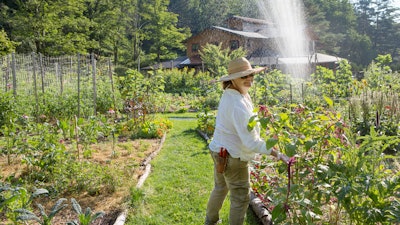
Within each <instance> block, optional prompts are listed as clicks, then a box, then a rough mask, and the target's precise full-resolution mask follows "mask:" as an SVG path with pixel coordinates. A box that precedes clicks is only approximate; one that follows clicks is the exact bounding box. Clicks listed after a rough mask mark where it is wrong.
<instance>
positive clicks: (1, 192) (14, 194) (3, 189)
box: [0, 183, 49, 223]
mask: <svg viewBox="0 0 400 225" xmlns="http://www.w3.org/2000/svg"><path fill="white" fill-rule="evenodd" d="M48 193H49V192H48V191H47V190H46V189H35V191H34V192H33V193H32V194H29V193H28V191H27V190H26V189H25V188H23V187H12V186H10V185H8V184H4V183H0V213H4V214H5V215H6V217H7V218H8V219H9V220H11V221H13V222H14V223H16V222H17V215H18V214H17V213H16V212H15V211H14V210H15V209H18V208H23V209H28V208H30V205H31V203H32V201H33V199H34V198H36V197H38V196H39V195H43V194H48Z"/></svg>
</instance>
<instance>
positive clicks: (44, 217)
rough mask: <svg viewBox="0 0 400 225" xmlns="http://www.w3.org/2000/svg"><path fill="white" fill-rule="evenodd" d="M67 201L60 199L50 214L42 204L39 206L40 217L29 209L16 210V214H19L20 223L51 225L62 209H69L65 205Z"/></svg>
mask: <svg viewBox="0 0 400 225" xmlns="http://www.w3.org/2000/svg"><path fill="white" fill-rule="evenodd" d="M65 201H67V199H65V198H60V199H59V200H58V201H57V202H56V203H55V204H54V205H53V207H52V208H51V210H50V212H49V214H47V213H46V211H45V208H44V207H43V206H42V205H41V204H37V207H38V208H39V212H40V217H38V216H36V215H35V213H33V212H31V211H29V210H28V209H24V208H20V209H16V210H15V212H16V213H18V214H19V216H17V220H20V221H29V220H34V221H36V222H38V223H39V224H40V225H51V224H52V223H51V221H52V219H53V218H54V217H55V216H56V215H57V213H59V212H60V211H61V210H62V209H64V208H65V207H67V206H68V205H67V204H63V203H64V202H65Z"/></svg>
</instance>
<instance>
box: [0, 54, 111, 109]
mask: <svg viewBox="0 0 400 225" xmlns="http://www.w3.org/2000/svg"><path fill="white" fill-rule="evenodd" d="M0 66H1V71H0V72H1V74H0V87H1V89H2V90H3V91H4V92H9V91H12V92H13V95H14V97H27V96H34V97H35V103H36V104H35V107H36V109H35V110H36V112H37V111H39V109H38V107H39V105H40V104H39V101H41V102H40V103H42V104H44V105H45V104H46V95H45V93H47V94H52V95H58V96H62V95H63V94H64V93H65V92H66V91H72V92H75V93H77V96H78V98H77V109H76V115H78V117H79V115H80V106H81V103H80V99H81V97H82V94H81V92H82V88H86V89H87V88H89V87H91V95H92V102H91V104H92V105H93V112H92V114H93V115H96V105H97V83H98V80H99V79H102V80H103V81H106V83H107V86H108V87H109V92H110V96H114V83H113V78H112V75H113V66H112V63H111V60H110V59H109V58H99V57H97V56H96V55H95V54H86V55H81V54H77V55H74V56H59V57H47V56H43V55H42V54H40V53H39V54H36V53H31V54H14V53H12V54H9V55H6V56H4V57H1V58H0ZM105 78H106V79H105ZM1 89H0V90H1ZM113 99H114V105H115V98H113Z"/></svg>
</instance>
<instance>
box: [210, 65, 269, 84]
mask: <svg viewBox="0 0 400 225" xmlns="http://www.w3.org/2000/svg"><path fill="white" fill-rule="evenodd" d="M266 69H267V67H258V68H254V69H250V70H245V71H241V72H238V73H232V74H228V75H225V76H222V77H221V78H220V79H219V80H218V81H228V80H234V79H237V78H239V77H245V76H247V75H250V74H257V73H260V72H261V71H264V70H266Z"/></svg>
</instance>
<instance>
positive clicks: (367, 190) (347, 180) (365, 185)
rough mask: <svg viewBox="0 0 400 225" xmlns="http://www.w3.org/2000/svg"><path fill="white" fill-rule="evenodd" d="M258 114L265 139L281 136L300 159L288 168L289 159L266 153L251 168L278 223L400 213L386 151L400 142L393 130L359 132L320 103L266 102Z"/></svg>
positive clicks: (381, 219) (380, 218)
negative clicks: (279, 105)
mask: <svg viewBox="0 0 400 225" xmlns="http://www.w3.org/2000/svg"><path fill="white" fill-rule="evenodd" d="M326 100H327V101H328V102H331V103H330V104H332V100H330V99H329V98H326ZM254 119H256V121H258V122H260V125H261V126H262V128H263V130H264V131H263V132H262V133H263V134H266V136H265V137H264V138H265V139H267V140H268V139H275V140H277V145H276V147H277V148H278V149H279V151H282V152H285V153H286V154H287V155H289V156H292V157H295V159H296V163H295V164H294V168H291V169H290V171H288V165H284V164H282V163H281V162H271V161H269V159H268V158H266V157H265V156H264V157H263V158H262V160H261V161H260V162H258V163H256V165H255V167H254V170H253V171H252V188H253V191H254V192H255V193H257V194H258V196H260V198H261V199H262V200H264V202H265V204H266V205H267V207H270V209H271V211H272V214H273V221H274V223H280V224H311V223H316V222H317V223H322V224H325V223H326V224H338V223H339V224H342V223H346V224H347V223H355V224H376V223H382V224H391V223H393V222H395V221H396V220H397V219H398V218H397V219H396V218H394V217H393V216H392V215H396V214H398V212H399V211H398V209H399V205H398V201H393V200H392V199H393V198H396V197H395V196H396V192H397V191H398V184H396V183H397V182H398V178H397V175H396V174H397V173H398V172H396V169H393V168H392V167H391V165H390V162H391V160H392V159H394V157H392V156H386V155H384V154H383V150H384V149H385V146H388V145H389V144H396V143H399V141H398V140H396V139H395V138H394V137H393V136H385V135H381V134H378V133H377V132H375V131H374V130H371V132H370V134H369V135H367V136H364V137H357V136H355V135H353V132H352V131H351V129H350V128H349V127H348V125H347V124H346V123H345V122H344V120H343V116H342V115H341V114H340V113H339V112H335V111H333V110H332V109H324V108H321V107H320V108H316V109H314V110H312V109H310V108H308V107H306V106H302V105H291V107H290V108H265V107H263V108H260V110H259V111H258V117H257V118H253V120H254ZM249 124H253V123H249ZM359 143H362V144H359ZM272 165H276V166H275V167H271V166H272ZM264 168H271V169H273V170H274V173H271V172H269V173H267V172H266V171H265V170H264ZM275 168H276V169H275ZM285 173H286V174H285ZM289 177H290V179H289ZM286 184H287V186H286ZM289 184H290V185H289ZM285 186H286V188H285ZM289 187H290V188H289ZM383 188H384V189H385V191H382V190H383ZM272 209H273V210H272ZM343 211H344V212H346V213H341V212H343Z"/></svg>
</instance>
